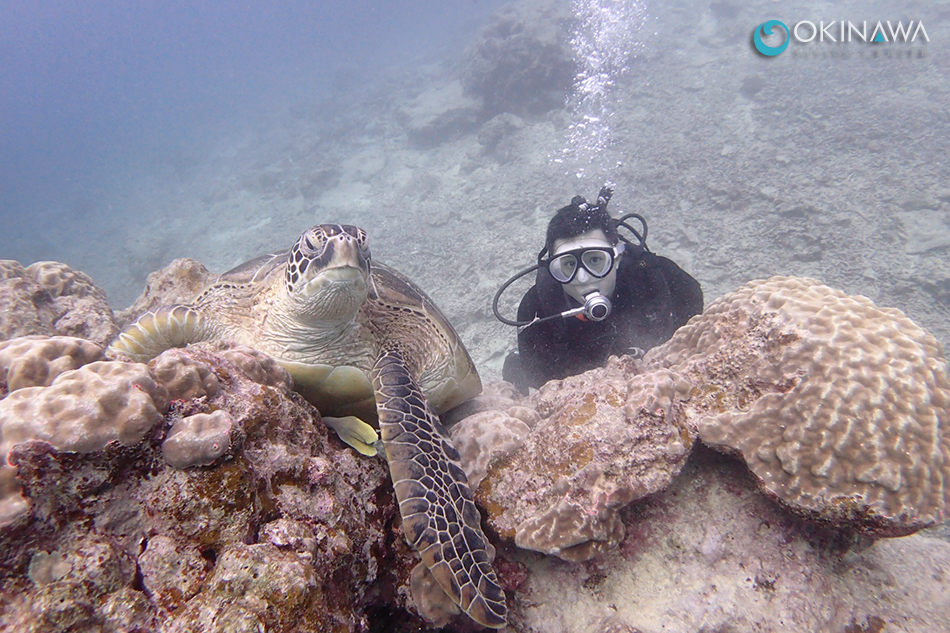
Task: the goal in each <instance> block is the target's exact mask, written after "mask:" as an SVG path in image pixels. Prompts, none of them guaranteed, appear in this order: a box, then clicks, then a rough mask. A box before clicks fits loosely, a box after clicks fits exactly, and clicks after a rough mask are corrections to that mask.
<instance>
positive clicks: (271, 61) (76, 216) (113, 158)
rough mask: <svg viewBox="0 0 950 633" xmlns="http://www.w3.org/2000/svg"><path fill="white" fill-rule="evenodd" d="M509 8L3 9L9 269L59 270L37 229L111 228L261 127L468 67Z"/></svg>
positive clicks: (2, 186)
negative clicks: (470, 47) (433, 66)
mask: <svg viewBox="0 0 950 633" xmlns="http://www.w3.org/2000/svg"><path fill="white" fill-rule="evenodd" d="M500 4H502V3H501V2H499V1H498V0H474V1H471V0H470V1H467V2H453V3H444V2H438V1H436V0H411V1H408V2H399V3H380V2H371V1H370V0H354V1H348V2H329V3H326V2H319V3H318V2H309V1H295V0H290V1H282V2H241V3H235V2H220V1H219V2H214V1H212V2H200V3H195V2H190V1H182V0H169V1H163V2H127V1H123V0H68V1H63V0H54V1H52V2H42V3H40V2H33V1H21V0H16V1H9V0H3V1H2V2H0V222H2V225H3V226H4V227H5V230H3V231H0V258H19V259H24V260H31V259H36V258H41V257H43V253H44V252H45V251H44V249H48V248H49V247H50V246H53V245H50V244H43V243H42V242H43V240H44V235H43V233H42V231H37V230H36V225H37V224H48V223H50V222H53V223H59V222H67V223H68V222H73V221H82V220H84V219H88V216H89V215H91V214H96V215H97V216H98V217H96V218H95V219H96V221H97V223H99V224H107V223H108V219H109V218H108V214H109V209H108V208H105V209H104V208H102V205H100V204H99V203H98V200H99V199H100V198H101V195H100V194H102V193H103V192H104V191H106V190H109V189H111V188H113V187H114V186H115V185H116V183H118V182H121V181H123V180H124V179H126V178H128V177H129V176H130V175H132V173H134V172H136V171H148V170H150V169H156V168H158V166H160V165H161V164H162V163H163V162H167V161H169V160H173V159H174V157H175V156H176V153H181V152H183V151H186V150H187V151H190V150H193V149H194V148H195V147H196V146H200V145H202V144H204V143H209V142H212V141H213V140H214V139H215V138H217V137H220V136H221V135H222V134H224V133H226V131H227V130H229V129H231V128H233V127H236V126H238V125H239V124H241V123H242V122H244V121H245V120H247V119H248V118H249V117H254V116H259V115H261V114H262V113H265V114H266V113H267V112H269V111H273V110H275V109H278V108H281V107H286V106H287V104H289V103H294V102H303V103H309V102H319V101H320V100H321V99H325V98H326V97H327V95H329V94H330V93H331V92H332V91H333V89H334V87H336V88H337V89H340V88H343V89H344V90H345V88H346V85H347V83H346V82H347V81H349V80H352V77H357V78H358V79H357V80H358V81H372V80H373V79H375V78H378V77H379V76H382V75H385V73H386V71H387V69H388V68H391V67H393V66H396V65H399V64H409V63H422V61H424V60H425V59H435V58H439V57H445V56H446V55H457V54H458V53H459V52H460V44H459V42H460V41H463V40H466V38H462V37H460V36H461V34H463V33H468V34H471V33H472V32H474V30H476V29H475V26H476V25H478V24H479V23H481V21H483V20H484V19H485V17H486V16H487V15H488V14H489V13H490V12H491V10H492V9H494V8H496V7H497V6H499V5H500ZM466 41H467V40H466ZM46 256H47V257H49V256H51V255H46Z"/></svg>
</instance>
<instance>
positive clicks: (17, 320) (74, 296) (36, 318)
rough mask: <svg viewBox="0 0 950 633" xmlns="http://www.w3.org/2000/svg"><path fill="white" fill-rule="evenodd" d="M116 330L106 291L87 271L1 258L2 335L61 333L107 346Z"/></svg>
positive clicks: (9, 337) (0, 326) (58, 263)
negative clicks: (25, 264)
mask: <svg viewBox="0 0 950 633" xmlns="http://www.w3.org/2000/svg"><path fill="white" fill-rule="evenodd" d="M118 331H119V328H118V327H117V326H116V324H115V322H114V318H113V314H112V308H110V307H109V304H108V302H107V301H106V293H105V292H104V291H103V290H102V289H101V288H99V287H97V286H96V285H95V283H93V280H92V278H91V277H90V276H89V275H87V274H86V273H83V272H80V271H78V270H73V269H72V268H70V267H69V266H67V265H66V264H62V263H60V262H36V263H33V264H30V265H29V266H26V267H24V266H22V265H20V264H19V263H18V262H15V261H12V260H0V340H5V339H11V338H15V337H18V336H28V335H31V334H42V335H50V336H52V335H61V336H75V337H79V338H84V339H88V340H90V341H92V342H93V343H95V344H97V345H99V346H100V347H105V346H106V345H107V344H108V343H109V341H111V340H112V339H113V338H115V335H116V334H117V333H118Z"/></svg>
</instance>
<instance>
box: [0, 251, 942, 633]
mask: <svg viewBox="0 0 950 633" xmlns="http://www.w3.org/2000/svg"><path fill="white" fill-rule="evenodd" d="M185 264H188V263H187V262H186V263H185ZM5 266H6V268H4V270H12V271H14V273H15V274H14V275H11V276H10V277H8V278H7V279H8V280H9V279H16V280H18V281H16V282H15V283H13V284H7V285H5V286H0V303H3V302H7V303H4V305H7V304H9V305H14V303H15V302H17V301H18V302H19V303H16V305H18V306H20V308H19V312H17V313H16V314H17V315H20V317H22V321H23V323H31V324H35V323H41V322H42V319H43V318H45V317H41V316H40V315H39V313H41V312H43V313H44V314H45V312H44V311H48V309H49V305H50V301H49V300H46V296H47V295H48V296H49V297H54V293H53V292H51V291H50V290H48V289H47V290H45V292H46V293H47V294H46V295H44V294H43V293H42V292H40V293H39V295H38V296H40V297H42V298H43V301H37V302H33V304H32V305H33V308H32V310H33V311H34V312H33V313H31V312H30V308H29V305H28V304H27V303H25V302H23V301H21V299H22V297H23V296H24V293H23V284H24V281H23V280H24V279H26V282H25V283H30V284H37V286H39V287H41V288H42V287H43V286H42V283H41V282H40V281H36V280H37V279H47V278H44V277H42V276H36V275H31V274H29V273H25V271H27V270H29V269H28V268H24V267H22V266H19V265H18V264H16V265H15V263H9V262H8V263H5ZM44 266H45V267H48V268H51V269H53V270H55V271H57V273H56V275H55V277H56V279H60V280H62V279H75V280H79V281H82V282H85V283H88V284H89V285H90V286H91V287H92V288H95V287H94V286H92V282H91V280H88V281H87V280H86V278H85V276H83V275H82V274H81V273H77V272H74V271H70V270H69V269H68V268H67V267H65V266H63V265H61V264H56V265H55V266H52V265H51V264H49V263H46V264H44ZM173 266H174V270H172V269H167V270H166V271H165V272H164V273H162V274H159V275H156V276H155V277H154V278H153V281H154V282H155V283H154V284H151V285H150V290H149V291H148V292H147V293H146V294H145V295H143V298H142V300H141V304H142V305H151V303H149V302H154V301H157V300H159V299H155V298H150V294H151V293H158V294H162V293H171V294H172V295H174V296H178V294H181V293H184V294H187V289H188V288H189V287H190V284H192V283H193V282H194V279H192V278H193V277H194V276H195V275H196V274H197V275H198V276H202V275H204V274H205V273H204V272H203V271H202V269H201V268H198V267H196V266H195V265H191V264H188V265H184V264H183V263H182V262H178V263H176V264H175V265H173ZM34 270H35V269H34ZM175 271H177V272H175ZM179 278H180V279H179ZM60 286H64V284H60ZM69 292H70V291H68V290H67V291H60V294H59V295H58V296H67V297H69V296H75V294H73V295H70V294H69ZM100 292H101V291H100ZM34 296H36V295H34ZM96 296H97V295H96V293H95V291H92V290H90V291H87V292H86V294H85V295H83V297H93V298H95V297H96ZM97 301H98V300H97ZM71 305H72V306H73V307H72V310H74V311H75V312H74V313H73V312H70V308H69V307H68V306H66V307H65V308H64V306H63V305H60V307H59V308H57V310H60V311H61V312H59V317H58V319H57V320H59V321H61V320H63V319H65V321H66V322H69V323H73V324H79V323H80V322H81V321H82V319H83V318H90V319H91V320H92V322H93V323H95V324H96V326H95V327H91V328H86V329H84V328H83V327H79V326H77V327H73V328H72V329H70V330H68V331H59V330H56V329H55V327H54V328H53V329H50V323H52V321H50V322H48V323H47V325H46V326H44V327H46V328H47V329H45V330H43V331H40V332H37V331H35V329H34V330H30V329H25V330H24V329H22V328H19V326H17V327H12V326H10V325H9V324H10V323H12V322H13V321H12V319H11V320H8V321H7V322H6V323H7V324H8V325H7V326H6V327H7V328H8V330H9V332H10V334H11V335H5V336H4V339H5V340H2V341H0V396H2V399H0V451H2V452H3V454H4V455H5V456H6V461H5V463H4V464H3V465H2V466H0V546H2V547H0V629H3V630H11V631H13V630H15V631H20V630H22V631H34V632H37V633H45V632H48V631H49V632H52V631H101V632H112V631H115V632H118V631H140V632H146V631H148V632H152V631H155V632H162V633H166V632H168V633H170V632H178V631H181V632H184V631H262V630H264V631H275V632H281V631H288V632H289V631H418V630H422V629H425V628H436V627H444V628H443V630H446V631H472V630H476V628H477V627H476V626H475V625H474V624H473V623H472V622H471V621H470V620H468V619H466V618H464V617H461V616H459V615H458V614H457V609H454V605H453V604H452V603H451V601H449V600H447V596H446V595H445V593H444V592H443V591H442V590H441V589H440V588H439V586H438V585H436V584H435V583H434V582H432V579H431V577H428V576H427V575H424V574H420V573H419V571H418V570H419V569H420V566H419V565H418V564H417V563H418V560H419V559H418V556H417V554H415V553H414V552H413V551H412V550H411V549H410V547H409V546H408V545H407V544H406V543H405V541H404V539H403V538H402V535H401V533H400V532H401V525H400V519H399V512H398V508H397V507H396V503H395V500H394V496H393V491H392V484H391V481H390V479H389V473H388V469H387V467H386V464H385V462H384V461H383V460H382V459H381V458H367V457H364V456H361V455H359V454H357V453H355V452H354V451H353V450H352V449H350V448H348V447H346V446H345V445H343V444H342V443H341V442H340V441H339V440H338V439H337V437H336V435H335V434H332V433H331V434H328V432H327V429H326V427H325V426H324V425H323V424H322V423H321V420H320V414H319V412H318V411H317V410H315V409H314V408H313V407H312V406H311V405H309V404H308V403H307V402H306V401H304V400H303V399H302V398H301V397H300V396H299V395H297V394H296V393H295V392H294V391H293V389H292V382H291V380H290V378H289V376H288V375H287V373H286V372H285V371H284V370H283V369H282V368H281V367H280V366H279V365H277V364H276V363H275V362H274V361H273V360H271V359H270V358H269V357H267V356H265V355H263V354H261V353H259V352H257V351H255V350H253V349H250V348H247V347H243V346H239V345H236V344H229V343H215V344H208V343H204V344H199V345H194V346H190V347H188V348H186V349H172V350H169V351H167V352H165V353H163V354H161V355H160V356H159V357H157V358H155V359H153V360H152V361H151V362H149V363H148V364H142V363H128V362H120V361H115V360H109V359H107V358H105V357H104V356H103V352H102V347H101V345H102V343H103V342H104V341H102V340H101V338H97V337H99V336H101V332H104V331H109V330H115V329H116V326H115V324H114V322H113V317H112V312H111V309H109V308H108V306H107V305H105V308H102V307H101V306H100V307H99V308H96V309H94V310H91V311H90V308H89V304H88V303H87V302H76V303H73V304H71ZM97 305H98V304H97ZM11 314H12V313H11ZM14 325H15V324H14ZM30 327H31V328H33V327H34V326H30ZM67 334H68V335H67ZM84 334H85V336H83V335H84ZM948 375H950V374H948V370H947V362H946V358H945V356H944V353H943V350H942V349H941V347H940V345H939V344H938V343H937V342H936V341H935V340H934V339H933V337H932V336H930V335H929V334H928V333H927V332H926V331H924V330H922V329H921V328H919V327H918V326H916V325H915V324H914V323H913V322H912V321H910V320H909V319H907V317H905V316H904V315H903V314H902V313H900V312H899V311H897V310H891V309H886V308H878V307H876V306H875V305H874V304H873V303H872V302H870V301H869V300H867V299H864V298H862V297H853V296H849V295H846V294H844V293H842V292H839V291H836V290H833V289H831V288H828V287H826V286H823V285H822V284H820V283H818V282H816V281H813V280H808V279H799V278H773V279H770V280H767V281H757V282H751V283H750V284H748V285H746V286H744V287H743V288H741V289H739V290H738V291H736V292H734V293H731V294H729V295H726V296H724V297H723V298H721V299H719V300H717V301H715V302H713V303H712V304H711V305H710V306H709V307H708V308H707V310H706V311H705V312H704V313H703V314H702V315H699V316H697V317H695V318H694V319H693V320H691V321H690V323H689V324H688V325H687V326H685V327H683V328H681V329H680V330H679V331H678V332H677V333H676V334H675V335H674V337H673V338H672V339H671V340H670V341H669V342H668V343H666V344H665V345H663V346H661V347H659V348H656V349H654V350H652V351H651V352H650V353H649V354H648V355H647V356H646V357H645V358H644V359H643V360H642V361H637V360H634V359H631V358H626V357H625V358H612V359H611V360H610V361H609V363H608V364H607V366H606V367H604V368H600V369H596V370H592V371H590V372H587V373H585V374H582V375H579V376H574V377H571V378H568V379H566V380H563V381H553V382H551V383H548V384H547V385H545V386H544V387H543V388H542V389H540V390H539V391H537V392H536V393H534V394H532V395H531V396H530V397H527V398H522V397H521V396H520V395H519V394H518V393H517V392H516V391H515V390H514V389H512V388H511V387H510V385H507V384H506V383H491V384H489V385H487V387H486V390H485V392H484V393H483V394H482V395H481V396H479V397H477V398H476V399H474V400H472V401H469V402H467V403H465V404H464V405H462V406H461V407H459V408H458V409H457V410H455V411H453V412H450V414H449V415H447V416H445V417H444V421H445V422H447V423H451V424H452V426H451V433H452V436H453V441H454V443H455V445H456V447H457V448H458V450H459V453H460V455H461V457H462V463H463V466H464V467H465V469H466V473H467V475H468V477H469V480H470V482H471V484H472V487H473V489H475V491H476V501H477V502H478V504H479V506H480V509H481V511H482V513H483V516H484V517H485V520H484V522H483V524H484V526H485V528H486V533H487V534H488V535H489V537H490V538H491V540H492V541H493V545H494V547H495V549H496V557H495V562H494V567H495V569H496V571H497V572H498V576H499V580H500V581H501V583H502V585H503V586H504V589H505V591H506V596H507V599H508V605H509V614H510V615H509V626H508V627H507V629H505V630H511V631H519V632H525V633H527V632H532V633H560V632H565V633H566V632H568V631H570V632H576V631H580V632H582V633H606V632H608V631H610V632H614V631H627V632H629V631H639V632H641V633H651V632H659V631H661V630H662V631H677V632H679V631H682V632H683V633H686V632H688V631H697V630H709V631H712V630H718V631H728V630H753V629H754V630H760V631H787V630H827V631H835V632H838V631H840V632H842V633H845V632H847V633H856V632H859V631H924V630H945V629H947V628H950V601H948V598H947V596H948V595H950V577H948V576H947V575H946V569H948V568H950V543H948V542H947V541H946V540H944V539H941V538H937V537H936V535H935V533H932V532H930V531H928V530H926V528H927V527H928V526H933V525H937V524H939V523H940V522H942V521H944V520H945V516H946V509H947V507H948V501H950V487H948V485H947V484H946V483H945V482H946V481H948V480H950V473H948V469H950V419H948V415H950V411H948V407H950V379H948ZM920 530H923V532H921V533H920V534H914V535H913V536H906V537H904V538H882V537H891V536H900V535H908V534H912V533H914V532H918V531H920Z"/></svg>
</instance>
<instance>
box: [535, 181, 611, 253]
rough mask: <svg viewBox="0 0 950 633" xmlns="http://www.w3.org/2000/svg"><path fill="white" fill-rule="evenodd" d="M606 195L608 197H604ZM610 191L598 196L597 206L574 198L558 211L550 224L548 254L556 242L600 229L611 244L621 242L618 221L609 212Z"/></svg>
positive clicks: (546, 241)
mask: <svg viewBox="0 0 950 633" xmlns="http://www.w3.org/2000/svg"><path fill="white" fill-rule="evenodd" d="M605 193H606V195H604V194H605ZM610 193H612V192H609V190H607V188H606V187H605V188H604V190H601V194H600V196H598V199H597V204H596V205H592V204H589V203H588V202H587V201H586V200H585V199H584V198H583V196H574V198H572V199H571V203H570V204H569V205H567V206H566V207H562V208H560V209H558V211H557V213H555V214H554V217H553V218H551V221H550V222H549V223H548V234H547V238H546V240H545V248H546V250H547V252H548V253H550V252H551V250H552V248H553V247H554V242H555V240H563V239H568V238H572V237H577V236H578V235H581V234H583V233H587V232H588V231H595V230H597V229H600V230H601V231H603V232H604V235H606V236H607V240H608V241H609V242H610V243H611V244H616V243H617V242H618V241H620V234H619V233H618V232H617V221H616V220H614V219H613V218H611V217H610V214H609V213H608V212H607V202H608V201H609V200H610Z"/></svg>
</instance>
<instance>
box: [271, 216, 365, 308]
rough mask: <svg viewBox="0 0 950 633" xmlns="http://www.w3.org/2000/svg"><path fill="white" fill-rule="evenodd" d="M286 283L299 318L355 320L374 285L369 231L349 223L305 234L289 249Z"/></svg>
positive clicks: (325, 227) (321, 227)
mask: <svg viewBox="0 0 950 633" xmlns="http://www.w3.org/2000/svg"><path fill="white" fill-rule="evenodd" d="M284 281H285V283H286V285H287V294H288V296H289V297H290V300H291V302H292V304H293V307H294V312H295V314H296V315H297V316H298V317H299V318H302V319H304V320H308V321H322V322H326V321H346V320H349V319H351V318H353V316H354V315H355V314H356V311H357V310H359V307H360V305H362V303H363V301H364V300H365V299H366V295H367V292H368V290H369V286H370V283H371V282H370V254H369V245H368V244H367V240H366V232H365V231H364V230H363V229H361V228H358V227H355V226H350V225H348V224H320V225H318V226H314V227H312V228H309V229H307V231H306V232H305V233H304V234H303V235H301V236H300V239H299V240H297V243H296V244H294V247H293V248H292V249H290V254H289V255H288V256H287V272H286V276H285V278H284Z"/></svg>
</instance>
